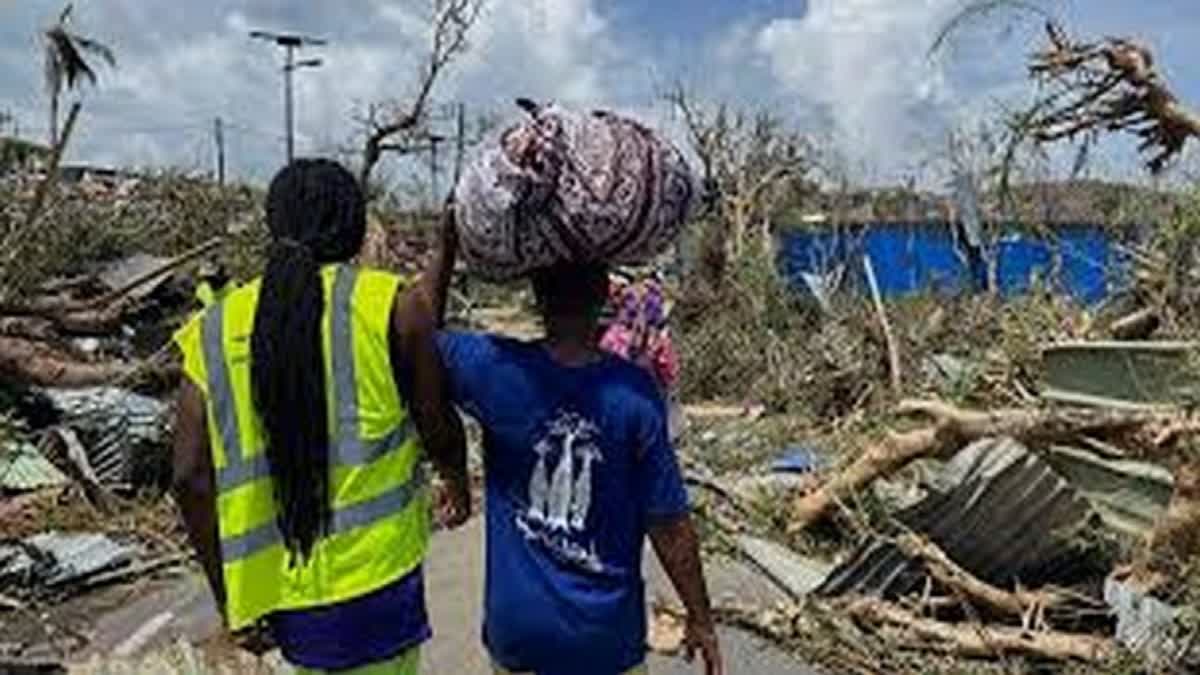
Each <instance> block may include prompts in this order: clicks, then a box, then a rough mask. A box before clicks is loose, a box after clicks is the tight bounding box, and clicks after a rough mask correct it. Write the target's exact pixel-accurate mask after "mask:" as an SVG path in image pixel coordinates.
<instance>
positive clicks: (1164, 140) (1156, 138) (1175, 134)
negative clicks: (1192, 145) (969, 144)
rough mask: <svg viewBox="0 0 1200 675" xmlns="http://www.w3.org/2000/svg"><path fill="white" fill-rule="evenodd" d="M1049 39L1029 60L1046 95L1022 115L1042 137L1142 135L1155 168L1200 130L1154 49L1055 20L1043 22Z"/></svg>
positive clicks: (1030, 130)
mask: <svg viewBox="0 0 1200 675" xmlns="http://www.w3.org/2000/svg"><path fill="white" fill-rule="evenodd" d="M1046 35H1047V41H1048V42H1049V45H1048V46H1047V47H1046V48H1045V49H1043V50H1041V51H1039V52H1037V53H1035V54H1034V55H1033V56H1032V57H1031V58H1030V62H1029V75H1030V77H1031V78H1033V79H1034V80H1035V81H1036V82H1038V83H1039V84H1040V85H1041V86H1042V87H1043V88H1045V89H1046V90H1047V92H1048V93H1047V95H1046V96H1045V97H1044V98H1043V99H1042V100H1041V101H1039V102H1038V104H1036V106H1035V107H1034V109H1033V110H1032V112H1031V114H1030V115H1029V116H1028V117H1027V119H1025V120H1024V124H1025V130H1026V131H1027V132H1028V134H1029V135H1030V136H1031V137H1032V138H1033V139H1034V140H1036V141H1038V142H1040V143H1053V142H1057V141H1062V140H1074V139H1076V138H1080V137H1082V138H1083V139H1084V140H1085V142H1086V141H1087V140H1089V139H1090V138H1094V136H1095V135H1096V134H1099V133H1102V132H1126V133H1131V134H1133V135H1135V136H1137V137H1139V138H1140V139H1141V140H1142V142H1141V144H1140V146H1139V148H1138V149H1139V151H1141V152H1143V153H1148V154H1151V156H1150V157H1149V159H1147V161H1146V165H1147V167H1148V168H1149V169H1150V170H1151V171H1152V172H1154V173H1158V172H1160V171H1162V170H1163V169H1164V168H1165V167H1166V165H1167V163H1168V162H1170V160H1171V159H1173V158H1174V157H1176V156H1177V155H1178V154H1179V153H1180V151H1182V150H1183V147H1184V145H1185V144H1186V143H1187V141H1188V139H1190V138H1192V137H1193V136H1200V116H1198V115H1197V114H1196V113H1195V112H1194V111H1192V110H1190V109H1189V108H1187V107H1186V106H1185V105H1184V104H1183V103H1181V102H1180V101H1179V99H1178V98H1177V97H1176V96H1175V94H1174V92H1172V91H1171V89H1170V87H1169V86H1168V85H1167V82H1166V80H1165V78H1163V76H1162V74H1161V73H1160V72H1159V71H1158V70H1157V69H1156V67H1155V63H1154V56H1153V54H1152V53H1151V52H1150V49H1149V48H1147V47H1145V46H1143V45H1140V44H1137V43H1135V42H1134V41H1132V40H1129V39H1126V38H1106V39H1104V40H1103V41H1100V42H1096V43H1089V42H1078V41H1075V40H1072V39H1071V38H1070V37H1069V36H1068V35H1067V34H1066V32H1065V31H1064V30H1063V29H1062V28H1061V27H1059V26H1058V25H1056V24H1054V23H1052V22H1051V23H1047V24H1046Z"/></svg>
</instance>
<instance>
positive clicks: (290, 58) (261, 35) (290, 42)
mask: <svg viewBox="0 0 1200 675" xmlns="http://www.w3.org/2000/svg"><path fill="white" fill-rule="evenodd" d="M250 37H252V38H254V39H256V40H267V41H269V42H274V43H275V44H276V45H277V46H280V47H283V52H284V62H283V127H284V135H285V136H286V138H287V161H288V163H289V164H291V162H292V159H293V158H294V157H295V156H296V140H295V119H294V118H295V115H294V112H293V108H294V106H295V104H294V103H293V100H292V73H293V72H295V71H296V70H297V69H298V68H316V67H318V66H320V65H321V59H304V60H302V61H297V60H296V50H297V49H300V48H301V47H305V46H313V47H321V46H324V45H325V44H327V43H326V42H325V40H322V39H320V38H314V37H308V36H306V35H291V34H280V33H269V32H267V31H262V30H256V31H251V32H250Z"/></svg>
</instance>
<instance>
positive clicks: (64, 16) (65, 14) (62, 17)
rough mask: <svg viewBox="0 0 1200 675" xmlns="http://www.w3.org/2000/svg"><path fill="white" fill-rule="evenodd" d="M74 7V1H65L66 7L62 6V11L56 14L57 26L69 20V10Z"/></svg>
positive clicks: (63, 24)
mask: <svg viewBox="0 0 1200 675" xmlns="http://www.w3.org/2000/svg"><path fill="white" fill-rule="evenodd" d="M74 9H75V5H74V3H70V2H68V3H67V6H66V7H63V10H62V13H61V14H59V15H58V27H60V28H61V27H62V26H65V25H66V24H67V22H68V21H70V20H71V12H72V11H73V10H74Z"/></svg>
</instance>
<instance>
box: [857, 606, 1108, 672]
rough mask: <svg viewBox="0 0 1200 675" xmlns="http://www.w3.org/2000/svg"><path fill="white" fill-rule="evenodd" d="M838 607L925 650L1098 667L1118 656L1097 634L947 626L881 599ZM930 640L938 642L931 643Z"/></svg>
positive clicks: (964, 625) (995, 627) (959, 625)
mask: <svg viewBox="0 0 1200 675" xmlns="http://www.w3.org/2000/svg"><path fill="white" fill-rule="evenodd" d="M838 609H839V610H840V611H842V612H844V613H845V614H846V615H848V616H851V617H854V618H855V619H857V620H858V621H861V622H865V623H868V624H872V625H889V626H893V627H896V628H897V629H900V630H902V631H904V632H906V633H909V634H911V636H912V640H913V642H915V643H918V644H919V646H921V647H925V648H933V649H937V650H940V651H946V652H949V653H953V654H956V655H958V656H967V657H978V658H994V657H996V656H1008V655H1017V656H1031V657H1035V658H1044V659H1051V660H1055V661H1070V660H1078V661H1085V662H1088V663H1096V662H1100V661H1104V660H1106V659H1108V658H1111V657H1112V655H1113V654H1115V653H1116V652H1117V645H1116V643H1114V642H1113V641H1112V640H1109V639H1107V638H1100V637H1096V636H1094V635H1087V634H1082V633H1060V632H1053V631H1030V630H1025V629H1023V628H1014V627H1010V626H995V625H983V624H974V625H971V624H952V623H946V622H944V621H937V620H935V619H927V618H924V617H921V616H919V615H917V614H914V613H913V612H910V611H908V610H907V609H904V608H902V607H899V606H897V605H894V604H892V603H889V602H885V601H883V600H878V599H875V598H855V599H852V600H848V601H845V602H842V603H838ZM930 641H933V644H929V642H930Z"/></svg>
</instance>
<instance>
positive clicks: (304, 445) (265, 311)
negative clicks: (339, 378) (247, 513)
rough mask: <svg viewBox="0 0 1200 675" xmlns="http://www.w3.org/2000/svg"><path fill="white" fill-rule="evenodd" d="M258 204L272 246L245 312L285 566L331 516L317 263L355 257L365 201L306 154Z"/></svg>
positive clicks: (307, 548) (329, 165) (353, 185)
mask: <svg viewBox="0 0 1200 675" xmlns="http://www.w3.org/2000/svg"><path fill="white" fill-rule="evenodd" d="M266 207H267V209H266V210H267V226H268V227H269V228H270V230H271V235H272V237H273V238H274V242H273V243H272V245H271V249H270V253H269V257H268V260H267V269H266V272H265V273H264V274H263V278H262V289H261V291H260V293H259V298H258V310H257V312H256V314H255V315H254V333H253V336H252V337H251V344H250V383H251V389H252V391H253V394H254V407H255V410H256V411H257V412H258V415H259V418H260V419H261V421H262V425H263V430H264V432H265V435H266V444H267V447H266V454H267V460H268V462H269V463H270V466H271V480H272V483H273V485H274V491H275V501H276V504H277V505H278V508H279V516H278V523H279V529H280V532H281V533H282V534H283V541H284V545H285V546H286V547H287V549H288V551H289V552H291V553H292V562H293V564H294V563H295V562H296V561H297V560H298V559H303V558H306V557H307V556H308V555H309V554H311V553H312V549H313V545H314V544H315V543H316V542H317V540H318V539H319V538H320V537H321V536H323V535H324V534H326V533H327V532H328V531H329V523H330V512H331V504H330V497H329V443H330V440H329V407H328V403H327V402H326V398H325V360H324V358H323V351H322V340H321V323H322V317H323V315H324V310H325V297H324V293H323V291H322V285H321V276H320V270H321V267H320V266H321V265H322V264H325V263H334V262H345V261H348V260H350V259H351V258H353V257H354V256H355V255H357V254H358V251H359V249H360V248H361V247H362V241H363V236H364V235H365V233H366V207H365V204H364V203H363V195H362V191H361V190H360V189H359V187H358V183H357V182H356V181H355V180H354V178H353V177H352V176H351V175H350V174H349V172H347V171H346V170H345V169H343V168H342V167H341V166H339V165H338V164H336V163H334V162H331V161H328V160H309V159H301V160H296V161H294V162H292V163H291V164H290V165H288V166H287V167H286V168H284V169H283V170H282V171H280V172H279V173H278V174H277V175H276V176H275V178H274V180H272V181H271V188H270V191H269V192H268V194H267V204H266Z"/></svg>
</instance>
